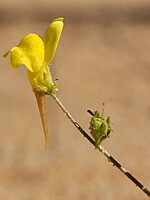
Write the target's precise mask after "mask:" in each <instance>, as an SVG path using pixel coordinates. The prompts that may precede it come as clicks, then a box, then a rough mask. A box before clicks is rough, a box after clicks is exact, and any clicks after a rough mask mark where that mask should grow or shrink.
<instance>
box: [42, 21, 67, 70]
mask: <svg viewBox="0 0 150 200" xmlns="http://www.w3.org/2000/svg"><path fill="white" fill-rule="evenodd" d="M62 29H63V18H58V19H55V20H54V21H53V22H52V23H51V24H50V25H49V26H48V28H47V30H46V32H45V35H44V39H43V41H44V46H45V58H44V63H43V65H44V66H46V65H48V64H49V63H50V62H51V61H52V59H53V57H54V54H55V51H56V48H57V46H58V42H59V39H60V36H61V32H62Z"/></svg>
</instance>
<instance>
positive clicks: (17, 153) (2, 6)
mask: <svg viewBox="0 0 150 200" xmlns="http://www.w3.org/2000/svg"><path fill="white" fill-rule="evenodd" d="M56 17H64V18H65V27H64V30H63V34H62V37H61V40H60V44H59V47H58V50H57V53H56V56H55V59H54V61H53V63H52V65H51V66H50V67H51V71H52V74H53V78H54V79H55V78H58V79H59V81H58V87H59V92H58V96H59V98H60V99H61V100H62V102H63V103H64V105H65V106H66V107H67V108H68V110H69V111H70V112H71V113H72V115H73V116H74V117H75V119H76V120H77V121H78V122H79V123H80V124H81V125H82V126H83V128H84V129H85V130H87V131H88V127H89V121H90V116H89V114H88V113H87V112H86V110H87V109H91V110H96V109H98V110H101V109H102V103H103V102H105V103H106V106H105V116H107V115H110V116H111V119H112V122H113V126H112V128H113V133H112V134H111V137H110V139H108V140H106V141H105V142H104V143H103V146H104V147H105V148H106V149H107V151H109V152H110V153H111V154H112V155H113V156H114V157H115V158H116V159H117V160H118V161H119V162H120V163H121V164H122V165H123V166H124V167H125V168H127V169H128V170H129V171H130V172H131V173H132V174H133V175H135V177H136V178H137V179H139V180H140V181H141V182H142V183H143V184H144V185H145V186H147V187H150V174H149V169H150V159H149V156H150V148H149V144H150V134H149V130H150V3H149V1H148V0H143V1H140V0H136V1H131V0H126V1H122V0H111V1H107V0H106V1H104V0H89V1H87V0H76V1H73V0H64V1H57V0H56V1H54V0H38V1H36V0H30V1H29V0H26V1H23V0H9V1H8V0H1V1H0V45H1V48H0V54H1V55H3V54H4V53H5V52H6V51H7V50H8V49H10V48H11V47H12V46H14V45H16V44H18V42H19V41H20V40H21V39H22V38H23V37H24V36H25V35H27V34H29V33H31V32H32V33H36V34H38V35H40V36H43V34H44V32H45V30H46V28H47V26H48V24H49V23H50V22H51V21H52V20H53V19H55V18H56ZM0 91H1V97H0V200H6V199H7V200H20V199H21V200H50V199H52V200H57V199H61V200H70V199H71V200H77V199H78V200H81V199H82V200H83V199H86V200H96V199H105V200H120V199H121V200H126V199H132V200H143V199H147V198H146V195H145V194H144V193H142V192H141V191H140V190H139V189H138V188H137V187H135V185H134V184H133V183H131V182H130V181H129V180H128V179H127V178H126V177H125V176H124V175H123V174H122V173H120V172H119V171H118V169H116V168H115V167H113V166H112V164H111V163H109V162H108V161H107V159H106V158H105V157H104V156H103V155H101V154H99V153H98V152H97V151H96V150H95V149H94V148H93V146H91V145H90V143H89V142H88V141H86V139H85V138H84V137H82V136H81V134H80V133H79V132H78V131H77V130H76V129H75V128H74V127H73V125H72V124H71V123H70V122H69V121H68V119H67V118H66V117H65V116H64V114H63V113H62V112H61V111H60V110H59V109H58V108H57V105H56V104H55V103H54V101H53V100H52V99H51V98H50V97H47V117H48V126H49V146H50V147H49V148H50V150H49V153H46V152H45V146H44V145H45V144H44V137H43V130H42V126H41V121H40V117H39V113H38V109H37V105H36V101H35V98H34V95H33V93H32V90H31V87H30V85H29V83H28V80H27V76H26V69H25V67H20V68H19V69H18V70H14V69H12V68H11V67H10V64H9V58H6V59H4V58H1V59H0Z"/></svg>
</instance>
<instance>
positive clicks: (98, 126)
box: [89, 111, 111, 147]
mask: <svg viewBox="0 0 150 200" xmlns="http://www.w3.org/2000/svg"><path fill="white" fill-rule="evenodd" d="M110 124H111V122H110V117H108V118H107V119H106V121H105V120H104V119H103V116H102V115H101V114H100V113H99V112H98V111H95V112H94V115H93V117H92V118H91V122H90V127H89V129H90V130H91V135H92V137H93V138H94V140H95V145H96V146H97V147H99V146H100V144H101V142H102V141H103V140H105V139H106V138H107V137H108V136H109V134H110V132H111V126H110Z"/></svg>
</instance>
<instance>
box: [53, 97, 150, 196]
mask: <svg viewBox="0 0 150 200" xmlns="http://www.w3.org/2000/svg"><path fill="white" fill-rule="evenodd" d="M51 96H52V97H53V99H54V100H55V102H56V103H57V104H58V106H59V108H60V109H61V110H62V111H63V112H64V113H65V114H66V116H67V117H68V118H69V120H70V121H71V122H72V123H73V124H74V126H75V127H76V128H77V129H78V130H79V131H80V132H81V133H82V135H83V136H84V137H86V139H87V140H88V141H89V142H90V143H91V144H92V145H93V146H94V147H95V148H96V149H98V150H99V151H100V152H101V153H102V154H103V155H104V156H105V157H106V158H108V161H110V162H112V163H113V166H116V167H117V168H118V169H119V170H120V171H121V172H123V173H124V175H126V176H127V177H128V178H129V179H130V180H131V181H132V182H133V183H135V185H136V186H138V187H139V188H140V189H141V190H142V191H143V192H144V193H145V194H147V196H149V197H150V191H149V190H148V189H147V188H146V187H145V186H144V185H142V184H141V183H140V182H139V181H138V180H137V179H136V178H135V177H134V176H132V175H131V174H130V173H129V172H128V171H127V170H126V169H125V168H124V167H122V165H121V164H120V163H119V162H117V160H116V159H115V158H114V157H112V156H111V155H110V154H109V153H108V152H107V151H106V150H105V149H104V148H103V147H102V146H101V145H100V146H99V147H97V146H96V145H95V141H94V140H93V139H92V138H91V137H90V136H89V135H88V134H87V133H86V132H85V131H84V130H83V129H82V127H81V126H80V125H79V124H78V123H77V122H76V120H75V119H74V118H73V117H72V115H71V114H70V113H69V112H68V110H67V109H66V108H65V107H64V105H63V104H62V103H61V101H60V100H59V99H58V97H57V96H56V95H55V94H51Z"/></svg>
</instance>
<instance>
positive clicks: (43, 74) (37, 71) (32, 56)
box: [4, 18, 63, 94]
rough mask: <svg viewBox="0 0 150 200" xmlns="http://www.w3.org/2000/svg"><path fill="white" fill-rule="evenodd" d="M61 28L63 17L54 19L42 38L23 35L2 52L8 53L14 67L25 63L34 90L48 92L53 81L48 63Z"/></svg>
mask: <svg viewBox="0 0 150 200" xmlns="http://www.w3.org/2000/svg"><path fill="white" fill-rule="evenodd" d="M62 29H63V18H58V19H55V20H54V21H53V22H52V23H51V24H50V25H49V26H48V28H47V30H46V32H45V35H44V38H43V39H42V38H40V37H39V36H38V35H36V34H29V35H27V36H25V37H24V38H23V39H22V40H21V41H20V43H19V44H18V45H17V46H15V47H13V48H11V49H10V50H9V51H8V52H7V53H5V54H4V57H6V56H7V55H8V54H9V53H10V63H11V65H12V67H13V68H14V69H17V68H18V67H19V66H20V65H25V66H26V67H27V69H28V72H27V73H28V79H29V81H30V83H31V86H32V88H33V89H34V90H37V91H40V92H44V93H47V94H50V93H51V92H54V89H55V83H54V82H53V81H52V77H51V74H50V71H49V67H48V64H49V63H50V62H51V61H52V59H53V57H54V54H55V51H56V48H57V46H58V42H59V39H60V36H61V32H62Z"/></svg>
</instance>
